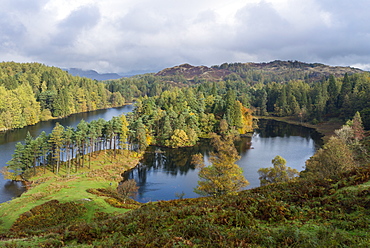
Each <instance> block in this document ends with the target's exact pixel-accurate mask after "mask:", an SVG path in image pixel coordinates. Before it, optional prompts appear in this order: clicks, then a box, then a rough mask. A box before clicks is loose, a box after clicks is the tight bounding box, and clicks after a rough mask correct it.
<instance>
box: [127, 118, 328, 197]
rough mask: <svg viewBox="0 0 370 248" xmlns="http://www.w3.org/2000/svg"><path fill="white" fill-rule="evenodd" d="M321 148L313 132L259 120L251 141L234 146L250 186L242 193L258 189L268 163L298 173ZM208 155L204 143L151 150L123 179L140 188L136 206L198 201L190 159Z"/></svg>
mask: <svg viewBox="0 0 370 248" xmlns="http://www.w3.org/2000/svg"><path fill="white" fill-rule="evenodd" d="M321 145H322V140H321V135H320V134H319V133H317V132H316V131H315V130H314V129H310V128H306V127H302V126H297V125H291V124H287V123H284V122H279V121H274V120H260V121H259V128H258V129H257V130H255V132H254V134H253V136H252V137H243V138H242V139H241V140H240V141H238V142H236V148H237V150H238V151H239V154H240V156H241V159H240V160H239V161H238V162H237V164H238V165H239V166H240V167H241V168H242V169H243V173H244V176H245V178H246V179H247V180H248V181H249V183H250V185H249V186H248V187H247V188H246V189H248V188H253V187H258V186H259V185H260V182H259V179H258V177H259V175H258V173H257V171H258V169H259V168H262V167H271V166H272V163H271V160H272V159H273V158H274V157H275V156H276V155H280V156H282V157H283V158H285V159H286V160H287V166H289V167H292V168H294V169H297V170H298V171H301V170H303V169H304V166H305V161H306V160H307V159H309V158H310V157H311V156H312V155H313V154H314V153H315V151H316V149H317V148H319V147H320V146H321ZM209 152H210V146H209V142H208V140H202V141H200V142H199V144H198V145H197V146H194V147H189V148H180V149H170V148H162V147H155V146H152V147H149V148H148V149H147V151H146V154H145V156H144V158H143V159H142V160H141V162H140V164H139V165H138V166H137V167H136V168H135V169H133V170H131V171H129V172H127V173H124V175H123V176H124V178H125V179H135V181H136V182H137V184H138V186H139V187H140V188H139V192H138V195H137V197H136V200H137V201H139V202H149V201H158V200H171V199H177V198H179V197H184V198H194V197H199V195H197V194H196V193H194V192H193V189H194V188H195V187H196V186H197V182H198V169H197V168H195V167H194V166H193V165H191V157H192V155H193V154H197V153H201V154H203V155H204V157H205V159H206V160H207V157H208V154H209Z"/></svg>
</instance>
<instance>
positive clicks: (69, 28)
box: [51, 5, 101, 47]
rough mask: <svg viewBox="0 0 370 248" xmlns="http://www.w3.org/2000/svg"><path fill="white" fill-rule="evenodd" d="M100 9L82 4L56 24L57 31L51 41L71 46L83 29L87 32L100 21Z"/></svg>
mask: <svg viewBox="0 0 370 248" xmlns="http://www.w3.org/2000/svg"><path fill="white" fill-rule="evenodd" d="M100 18H101V16H100V11H99V9H98V8H97V7H96V6H91V5H87V6H83V7H80V8H79V9H78V10H75V11H73V12H72V13H71V14H70V15H69V16H68V17H67V18H65V19H64V20H62V21H61V22H60V23H59V25H58V27H57V28H58V33H57V34H56V35H55V37H54V38H53V39H52V41H51V43H52V44H53V45H56V46H58V47H60V46H72V45H73V44H74V42H75V41H76V39H77V38H79V36H80V35H81V34H83V32H84V31H86V32H88V31H89V29H92V28H93V27H94V26H95V25H97V24H98V23H99V21H100Z"/></svg>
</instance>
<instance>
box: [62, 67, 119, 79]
mask: <svg viewBox="0 0 370 248" xmlns="http://www.w3.org/2000/svg"><path fill="white" fill-rule="evenodd" d="M65 71H67V72H68V73H70V74H71V75H73V76H79V77H87V78H91V79H95V80H110V79H119V78H121V77H122V76H121V75H118V74H117V73H102V74H100V73H98V72H96V71H94V70H82V69H78V68H70V69H65Z"/></svg>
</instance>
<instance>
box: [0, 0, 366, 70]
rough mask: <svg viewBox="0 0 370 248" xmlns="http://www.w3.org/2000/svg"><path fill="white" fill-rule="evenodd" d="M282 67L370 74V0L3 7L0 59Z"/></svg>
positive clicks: (86, 65)
mask: <svg viewBox="0 0 370 248" xmlns="http://www.w3.org/2000/svg"><path fill="white" fill-rule="evenodd" d="M272 60H299V61H303V62H320V63H325V64H329V65H344V66H353V67H358V68H361V69H365V70H370V1H369V0H356V1H353V0H242V1H239V0H228V1H225V0H187V1H176V0H0V61H15V62H40V63H44V64H46V65H51V66H58V67H62V68H71V67H76V68H82V69H93V70H97V71H98V72H100V73H103V72H117V73H125V72H129V71H138V70H143V71H153V72H156V71H159V70H161V69H164V68H166V67H172V66H175V65H179V64H183V63H190V64H192V65H207V66H211V65H218V64H222V63H224V62H228V63H232V62H269V61H272Z"/></svg>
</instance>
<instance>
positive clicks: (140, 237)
mask: <svg viewBox="0 0 370 248" xmlns="http://www.w3.org/2000/svg"><path fill="white" fill-rule="evenodd" d="M369 180H370V167H362V168H359V169H357V170H354V171H350V172H347V173H346V174H342V175H341V176H340V177H338V178H331V179H324V180H315V181H308V180H297V181H291V182H288V183H279V184H271V185H268V186H264V187H259V188H255V189H252V190H246V191H242V192H239V193H237V194H234V195H225V196H222V197H218V198H214V197H204V198H197V199H184V200H173V201H161V202H153V203H147V204H144V205H142V206H141V207H140V208H138V209H135V210H131V211H129V212H126V213H122V212H121V213H119V212H118V211H117V212H115V213H108V212H106V213H105V214H103V213H101V214H96V213H97V212H98V211H99V210H97V212H95V214H94V215H93V217H91V218H90V219H89V221H86V219H84V218H86V217H84V216H86V215H85V214H80V215H78V214H74V215H73V214H70V215H69V218H70V219H73V221H69V222H68V223H67V222H66V223H65V225H59V226H54V225H47V223H45V224H44V225H43V226H40V225H39V224H38V222H37V221H34V220H33V219H32V218H33V215H32V214H28V215H23V217H22V218H19V219H18V220H17V222H16V223H15V224H14V225H13V226H12V227H11V229H10V231H9V232H4V233H3V235H2V238H3V239H4V241H0V246H5V247H33V246H34V247H42V246H44V247H368V245H369V243H370V233H369V232H368V230H369V228H370V182H369ZM66 203H68V202H66ZM49 204H54V203H49ZM68 204H69V205H68V206H67V205H65V206H59V207H62V208H63V207H65V208H70V209H75V211H74V213H76V212H78V211H79V212H83V211H82V210H81V209H80V208H82V207H85V208H86V206H84V205H82V206H81V205H79V204H80V203H79V201H76V200H75V201H72V202H69V203H68ZM49 209H51V208H49V207H48V205H47V204H44V205H43V206H39V207H38V209H37V211H45V213H47V212H48V210H49ZM86 209H87V208H86ZM77 210H78V211H77ZM84 211H87V210H84ZM31 212H32V211H31ZM34 212H36V211H34ZM67 212H68V211H67ZM54 214H55V218H57V217H58V216H59V214H61V213H60V212H57V213H54Z"/></svg>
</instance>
